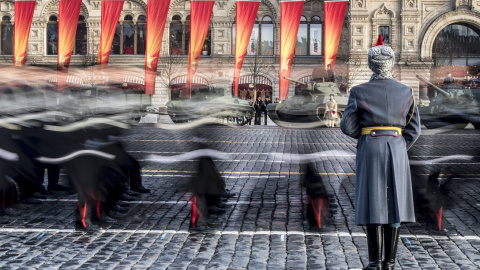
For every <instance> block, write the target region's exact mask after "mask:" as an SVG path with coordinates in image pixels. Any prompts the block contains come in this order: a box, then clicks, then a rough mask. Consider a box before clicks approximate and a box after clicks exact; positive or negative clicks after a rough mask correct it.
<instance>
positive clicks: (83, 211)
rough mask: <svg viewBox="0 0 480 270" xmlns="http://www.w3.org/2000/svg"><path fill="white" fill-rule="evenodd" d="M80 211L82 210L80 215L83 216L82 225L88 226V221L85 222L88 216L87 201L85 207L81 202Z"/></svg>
mask: <svg viewBox="0 0 480 270" xmlns="http://www.w3.org/2000/svg"><path fill="white" fill-rule="evenodd" d="M78 212H80V215H81V216H82V219H81V221H82V225H83V227H85V228H86V227H87V223H85V217H86V216H87V203H85V206H84V207H83V208H82V206H81V205H80V204H78Z"/></svg>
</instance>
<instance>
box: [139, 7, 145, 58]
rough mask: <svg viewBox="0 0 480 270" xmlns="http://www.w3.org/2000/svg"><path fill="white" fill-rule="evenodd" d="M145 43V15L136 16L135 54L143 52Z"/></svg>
mask: <svg viewBox="0 0 480 270" xmlns="http://www.w3.org/2000/svg"><path fill="white" fill-rule="evenodd" d="M146 44H147V17H146V16H144V15H140V16H138V20H137V54H145V46H146Z"/></svg>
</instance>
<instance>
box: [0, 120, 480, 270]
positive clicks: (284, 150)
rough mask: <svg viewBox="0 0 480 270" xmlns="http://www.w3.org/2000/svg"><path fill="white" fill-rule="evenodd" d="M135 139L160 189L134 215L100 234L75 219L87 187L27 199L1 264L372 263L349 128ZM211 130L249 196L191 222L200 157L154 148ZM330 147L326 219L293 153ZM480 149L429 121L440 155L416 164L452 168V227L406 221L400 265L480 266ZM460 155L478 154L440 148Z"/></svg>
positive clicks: (136, 151) (428, 145)
mask: <svg viewBox="0 0 480 270" xmlns="http://www.w3.org/2000/svg"><path fill="white" fill-rule="evenodd" d="M125 139H126V140H125V144H126V148H127V150H128V151H129V152H130V153H131V154H132V155H133V156H135V157H136V158H137V159H139V160H140V162H141V164H142V166H143V168H142V169H143V171H142V174H143V179H144V184H145V185H146V186H147V187H149V188H151V189H152V192H151V193H150V194H144V195H141V196H140V197H138V198H139V199H138V200H137V201H134V202H131V203H130V210H129V212H128V215H127V217H126V218H125V219H123V220H120V221H119V222H118V223H116V224H112V225H106V226H103V231H101V232H96V233H91V234H88V233H83V232H78V231H75V230H74V223H73V219H74V209H75V207H76V203H75V198H76V197H75V195H66V194H55V195H51V196H49V197H48V198H47V199H45V200H43V204H42V205H38V206H28V207H27V206H22V205H19V206H17V207H18V208H19V209H20V210H21V211H22V215H21V216H20V217H17V218H14V217H6V216H1V217H0V236H1V237H0V269H36V268H38V269H57V268H61V269H91V268H98V269H130V268H133V269H146V268H149V269H276V270H277V269H360V268H361V267H362V266H363V265H366V264H367V247H366V235H365V231H364V228H362V227H359V226H355V224H354V206H353V200H354V198H353V197H354V183H355V170H354V166H355V158H354V154H355V152H354V151H355V145H356V142H355V141H354V140H352V139H349V138H347V137H346V136H343V135H342V134H341V132H340V131H339V130H338V129H305V130H300V129H287V128H279V127H271V126H267V127H265V126H261V127H258V126H244V127H239V128H228V127H215V126H211V127H204V128H200V129H197V130H195V131H164V130H159V129H156V128H152V127H148V126H143V127H136V128H133V129H131V130H130V131H129V132H128V134H127V136H126V137H125ZM199 141H201V142H202V143H204V144H207V145H208V147H209V148H211V149H215V150H217V151H222V152H225V153H229V154H230V155H229V156H228V158H227V159H224V160H215V163H216V165H217V168H218V170H219V171H220V172H221V175H222V176H223V177H224V179H225V180H226V183H227V188H229V189H231V192H235V193H237V194H238V196H237V197H234V198H231V199H229V201H228V202H227V211H226V214H224V215H220V216H218V217H216V218H215V219H214V224H216V226H213V227H212V228H210V229H208V230H206V231H205V232H189V230H188V226H189V218H190V217H189V205H188V203H187V200H186V197H187V195H188V194H185V193H184V192H182V187H183V186H184V185H185V183H186V182H187V181H188V180H189V179H190V177H192V173H193V172H194V169H195V161H194V160H187V161H184V162H173V163H170V164H166V163H159V162H157V161H156V160H155V158H151V157H149V156H148V155H149V154H156V155H161V156H165V155H178V154H182V153H185V152H189V151H192V150H195V149H197V148H198V147H199ZM329 150H332V151H338V150H342V151H345V152H347V153H343V154H342V155H329V156H326V157H325V156H324V157H322V158H321V159H318V160H317V161H316V166H317V169H318V171H319V173H320V176H321V177H322V178H323V179H324V180H325V182H326V184H327V188H328V190H329V192H331V193H332V194H334V198H335V202H334V205H336V211H334V214H333V218H332V219H330V220H328V222H326V223H325V224H323V226H322V229H320V230H318V229H317V230H314V229H311V228H310V226H309V225H308V222H307V221H306V220H305V211H306V205H305V202H306V194H305V191H304V190H303V189H301V188H300V186H299V180H300V177H301V169H300V168H301V166H300V165H299V164H298V162H291V161H289V160H288V158H289V157H290V155H289V154H311V153H317V152H324V153H332V152H325V151H329ZM479 150H480V133H479V132H478V131H475V130H434V131H432V130H424V132H423V135H422V136H421V138H420V139H419V141H418V142H417V144H416V145H415V146H414V147H413V148H412V150H411V151H410V153H409V154H410V158H411V160H412V161H417V162H426V161H428V160H431V159H435V160H433V161H429V162H426V163H427V164H425V165H418V166H415V168H414V170H413V171H414V173H415V174H416V177H420V178H422V177H423V178H426V177H427V176H428V175H430V174H432V173H435V172H441V174H440V177H441V180H442V181H443V183H447V181H448V180H449V181H448V183H447V184H446V187H447V188H448V191H449V192H448V195H447V202H448V204H447V205H446V206H445V209H444V211H443V214H444V224H442V225H443V227H444V229H443V230H441V231H439V230H438V229H436V228H435V226H433V227H432V226H428V225H427V224H425V223H423V222H419V223H413V224H409V225H407V226H402V229H401V235H400V236H401V241H400V243H399V247H398V263H397V268H396V269H479V268H480V252H479V250H480V226H479V225H478V224H479V220H480V211H479V206H480V194H479V191H480V167H479V166H478V165H479V164H480V154H479ZM272 153H280V154H279V155H272ZM449 155H469V156H471V157H469V159H468V160H465V159H463V160H462V159H460V158H461V157H458V156H457V159H449V160H445V159H439V158H442V157H445V156H449ZM62 181H65V179H63V178H62Z"/></svg>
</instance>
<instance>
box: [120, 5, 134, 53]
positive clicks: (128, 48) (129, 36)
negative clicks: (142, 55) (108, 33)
mask: <svg viewBox="0 0 480 270" xmlns="http://www.w3.org/2000/svg"><path fill="white" fill-rule="evenodd" d="M134 35H135V25H134V23H133V18H132V16H130V15H127V16H125V18H123V40H122V41H123V46H122V48H123V54H135V37H134Z"/></svg>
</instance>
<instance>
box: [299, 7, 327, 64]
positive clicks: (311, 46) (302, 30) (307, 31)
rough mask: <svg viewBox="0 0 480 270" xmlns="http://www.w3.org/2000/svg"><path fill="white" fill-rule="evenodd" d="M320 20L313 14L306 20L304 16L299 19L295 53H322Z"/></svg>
mask: <svg viewBox="0 0 480 270" xmlns="http://www.w3.org/2000/svg"><path fill="white" fill-rule="evenodd" d="M322 38H323V31H322V22H321V19H320V17H319V16H313V17H312V19H311V21H310V22H308V21H307V18H306V17H305V16H302V18H301V19H300V26H299V28H298V34H297V43H296V44H295V55H322Z"/></svg>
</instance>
